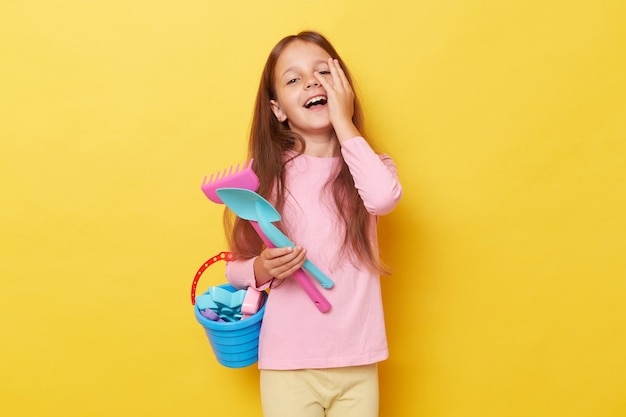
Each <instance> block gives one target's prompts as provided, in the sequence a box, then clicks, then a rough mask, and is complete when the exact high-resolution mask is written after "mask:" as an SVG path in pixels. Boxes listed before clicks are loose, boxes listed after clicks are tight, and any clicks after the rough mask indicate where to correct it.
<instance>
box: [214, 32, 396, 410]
mask: <svg viewBox="0 0 626 417" xmlns="http://www.w3.org/2000/svg"><path fill="white" fill-rule="evenodd" d="M362 128H363V118H362V114H361V107H360V105H359V101H358V99H357V97H356V96H355V94H354V90H353V87H352V81H351V78H350V74H349V72H348V70H347V69H346V66H345V65H344V63H343V61H342V60H341V58H340V57H339V55H338V54H337V52H336V51H335V49H334V48H333V47H332V45H331V44H330V43H329V42H328V41H327V40H326V39H325V38H324V37H323V36H322V35H321V34H319V33H316V32H302V33H299V34H298V35H294V36H288V37H286V38H284V39H282V40H281V41H280V42H279V43H278V44H277V45H276V46H275V47H274V49H273V50H272V51H271V53H270V55H269V57H268V60H267V62H266V64H265V68H264V70H263V74H262V77H261V83H260V86H259V90H258V93H257V98H256V105H255V109H254V116H253V121H252V129H251V135H250V143H249V150H248V152H249V156H250V157H251V158H254V165H253V168H254V171H255V172H256V173H257V175H258V176H259V179H260V182H261V185H260V188H259V194H261V195H262V196H264V197H265V198H267V199H268V200H270V201H271V202H272V203H273V204H274V206H275V207H276V208H277V209H278V211H279V212H280V213H281V215H282V219H283V220H282V222H281V223H280V228H281V229H282V230H283V231H284V232H285V235H286V236H288V237H289V238H290V239H291V240H292V241H293V242H295V243H296V246H295V248H291V247H283V248H266V247H264V246H263V243H262V241H261V240H260V238H259V237H258V236H257V235H256V233H255V232H254V230H253V229H252V227H251V226H250V225H249V223H248V222H246V221H242V220H240V219H238V218H237V219H235V221H234V224H233V225H232V227H231V226H229V225H230V223H229V222H227V226H228V235H229V243H230V250H231V252H233V254H234V255H235V256H236V260H235V261H232V262H229V263H228V264H227V267H226V276H227V279H228V281H229V282H230V283H231V284H232V285H233V286H235V287H237V288H245V287H247V286H252V287H254V288H257V289H265V288H268V287H269V288H271V291H270V295H269V298H268V300H267V304H266V309H265V316H264V319H263V325H262V328H261V336H260V341H259V369H260V375H261V400H262V405H263V413H264V415H265V416H266V417H282V416H284V417H294V416H298V417H314V416H315V417H318V416H329V417H332V416H335V417H350V416H358V417H375V416H377V415H378V372H377V365H376V364H377V363H378V362H379V361H382V360H384V359H386V358H387V357H388V350H387V340H386V335H385V323H384V317H383V308H382V301H381V293H380V279H379V276H380V273H381V272H383V269H382V267H381V263H380V261H379V257H378V244H377V237H376V222H377V216H379V215H383V214H387V213H389V212H390V211H391V210H393V208H394V207H395V206H396V204H397V203H398V201H399V199H400V196H401V194H402V188H401V186H400V183H399V182H398V177H397V171H396V167H395V165H394V163H393V161H392V160H391V159H390V158H389V157H388V156H384V155H377V154H376V153H375V152H374V151H373V150H372V148H371V147H370V145H369V144H368V142H367V141H366V140H365V139H364V138H363V136H362V134H361V133H360V132H361V131H362ZM307 258H308V259H309V260H310V261H311V262H313V263H314V264H315V265H316V266H317V267H319V268H320V269H321V270H322V271H324V272H325V273H326V274H327V275H328V276H329V277H330V278H331V279H332V280H333V281H334V283H335V285H334V287H333V288H331V289H329V290H326V289H322V288H321V287H319V288H320V292H322V294H323V295H324V296H325V297H326V298H327V299H328V300H329V301H330V303H331V304H332V308H331V310H330V311H329V312H328V313H321V312H320V311H319V310H318V309H317V308H316V307H315V305H314V304H313V302H312V301H311V300H310V299H309V298H308V296H307V295H306V293H305V292H304V291H303V290H302V288H301V287H300V286H299V285H298V283H297V282H296V281H295V280H293V279H290V277H291V275H292V274H293V273H294V271H296V270H297V269H298V268H300V267H302V264H303V262H304V261H305V259H307ZM315 285H317V283H315Z"/></svg>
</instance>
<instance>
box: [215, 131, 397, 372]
mask: <svg viewBox="0 0 626 417" xmlns="http://www.w3.org/2000/svg"><path fill="white" fill-rule="evenodd" d="M341 152H342V155H343V159H344V160H345V161H346V163H347V164H348V167H349V168H350V172H351V174H352V177H353V179H354V183H355V186H356V188H357V190H358V191H359V194H360V196H361V198H362V200H363V203H364V205H365V207H366V208H367V211H368V212H369V213H370V215H371V216H374V217H376V216H379V215H383V214H387V213H389V212H391V211H392V210H393V208H394V207H395V206H396V204H397V203H398V201H399V200H400V197H401V195H402V187H401V185H400V183H399V181H398V175H397V169H396V166H395V164H394V163H393V161H392V160H391V158H390V157H388V156H385V155H377V154H375V153H374V151H373V150H372V149H371V148H370V146H369V145H368V144H367V142H366V141H365V139H363V138H361V137H356V138H353V139H350V140H347V141H345V142H343V143H342V146H341ZM340 163H341V158H340V157H334V158H316V157H312V156H309V155H300V156H298V157H296V158H295V159H294V160H293V161H291V162H289V163H288V165H287V167H286V177H285V181H286V186H287V189H288V193H287V200H286V203H285V207H284V209H283V211H282V213H281V215H282V217H283V223H284V224H285V226H286V230H288V233H287V236H288V237H289V238H290V240H291V241H292V242H294V243H296V244H297V245H300V246H302V247H304V248H306V250H307V258H308V259H309V260H310V261H311V262H313V263H314V264H315V265H316V266H317V267H318V268H320V269H321V270H322V271H324V272H325V273H326V275H328V276H329V277H330V278H331V279H332V280H333V281H334V283H335V285H334V286H333V287H332V288H331V289H324V288H322V287H321V286H320V285H319V284H318V283H317V281H316V280H315V279H314V278H312V277H311V279H312V281H313V283H314V284H315V285H316V286H317V287H318V289H319V290H320V292H321V293H322V295H324V297H326V298H327V299H328V301H329V302H330V303H331V305H332V307H331V309H330V311H329V312H327V313H321V312H320V311H319V310H318V309H317V308H316V307H315V305H314V304H313V302H312V301H311V299H310V298H309V297H308V296H307V295H306V293H305V292H304V290H303V289H302V288H301V287H300V285H299V284H298V283H297V282H296V281H295V280H293V279H286V280H284V282H282V283H281V284H280V285H279V286H278V287H276V288H272V289H271V290H270V294H269V297H268V299H267V302H266V308H265V315H264V317H263V324H262V325H261V335H260V340H259V363H258V366H259V368H260V369H276V370H286V369H306V368H336V367H344V366H357V365H365V364H372V363H376V362H380V361H382V360H384V359H386V358H387V357H388V356H389V352H388V348H387V337H386V333H385V319H384V314H383V305H382V298H381V290H380V277H379V275H378V274H377V273H375V272H372V271H370V270H367V269H366V268H364V267H362V266H360V265H359V264H358V263H356V262H354V261H351V260H350V259H348V258H347V257H340V256H339V255H340V254H341V253H342V251H341V248H342V246H343V237H344V227H343V225H342V224H341V222H340V221H339V219H338V218H337V216H336V214H335V212H334V210H333V206H332V204H331V203H332V197H331V196H330V194H329V192H328V189H327V188H324V185H325V184H326V182H327V181H328V179H329V177H330V176H331V175H333V174H334V173H335V172H336V169H337V167H338V166H339V164H340ZM371 223H372V227H373V229H374V230H373V233H374V236H376V234H375V233H376V231H375V228H376V221H373V222H371ZM376 245H377V244H376ZM376 249H378V248H377V247H376ZM253 263H254V258H253V259H248V260H236V261H233V262H228V263H227V266H226V277H227V279H228V281H229V282H230V283H231V284H232V285H233V286H234V287H236V288H245V287H248V286H251V287H255V288H256V282H255V277H254V270H253Z"/></svg>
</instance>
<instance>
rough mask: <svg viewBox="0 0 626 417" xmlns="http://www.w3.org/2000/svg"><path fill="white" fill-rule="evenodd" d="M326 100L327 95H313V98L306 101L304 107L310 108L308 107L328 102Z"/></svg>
mask: <svg viewBox="0 0 626 417" xmlns="http://www.w3.org/2000/svg"><path fill="white" fill-rule="evenodd" d="M326 101H327V100H326V97H324V96H318V97H313V98H312V99H310V100H309V101H307V102H306V104H305V105H304V107H306V108H307V109H308V108H311V107H312V106H315V105H316V104H326Z"/></svg>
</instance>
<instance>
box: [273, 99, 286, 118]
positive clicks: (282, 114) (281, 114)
mask: <svg viewBox="0 0 626 417" xmlns="http://www.w3.org/2000/svg"><path fill="white" fill-rule="evenodd" d="M270 104H271V105H272V112H273V113H274V116H276V118H277V119H278V121H279V122H281V123H283V122H284V121H285V120H287V115H286V114H285V112H284V111H283V109H281V108H280V104H278V102H277V101H276V100H270Z"/></svg>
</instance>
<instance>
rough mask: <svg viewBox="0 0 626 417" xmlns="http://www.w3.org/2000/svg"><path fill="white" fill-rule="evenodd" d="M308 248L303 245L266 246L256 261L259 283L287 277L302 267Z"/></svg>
mask: <svg viewBox="0 0 626 417" xmlns="http://www.w3.org/2000/svg"><path fill="white" fill-rule="evenodd" d="M305 260H306V250H304V248H302V247H301V246H296V247H295V248H292V247H289V246H287V247H283V248H265V249H264V250H263V252H261V254H260V255H259V256H258V257H257V258H256V259H255V261H254V275H255V277H256V281H257V284H258V285H262V284H264V283H266V282H267V281H269V280H270V279H272V278H276V279H285V278H288V277H290V276H291V275H293V273H294V272H296V271H297V270H298V269H300V268H301V267H302V265H303V264H304V261H305Z"/></svg>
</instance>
